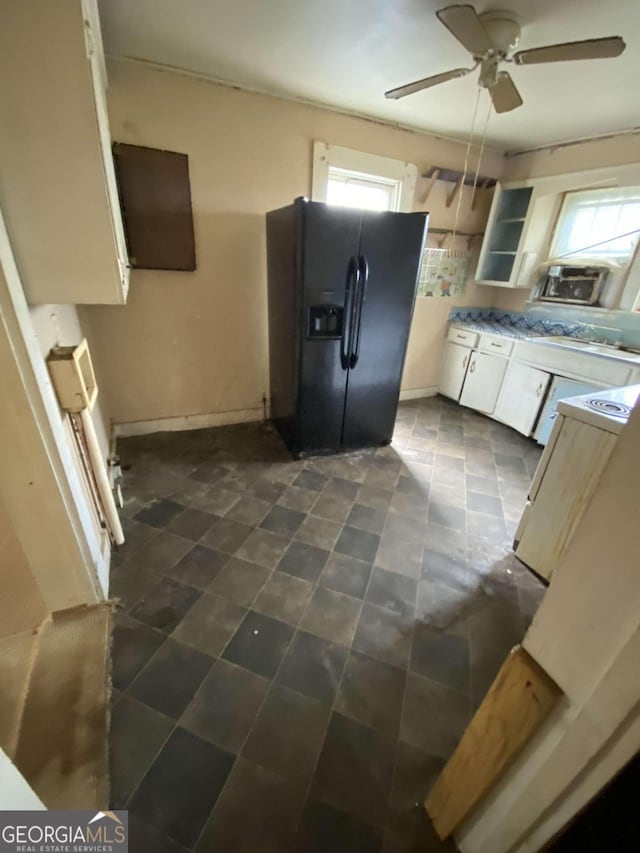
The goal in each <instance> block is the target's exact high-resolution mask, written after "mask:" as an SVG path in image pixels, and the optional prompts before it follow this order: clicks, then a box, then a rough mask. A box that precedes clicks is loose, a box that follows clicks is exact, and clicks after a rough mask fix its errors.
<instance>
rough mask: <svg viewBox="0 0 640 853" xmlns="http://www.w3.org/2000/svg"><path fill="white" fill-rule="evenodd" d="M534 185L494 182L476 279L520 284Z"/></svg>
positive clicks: (501, 285)
mask: <svg viewBox="0 0 640 853" xmlns="http://www.w3.org/2000/svg"><path fill="white" fill-rule="evenodd" d="M532 194H533V187H526V186H524V187H515V188H506V187H504V186H502V185H501V184H500V183H498V184H496V189H495V194H494V196H493V202H492V204H491V210H490V212H489V219H488V221H487V227H486V230H485V235H484V240H483V242H482V249H481V251H480V257H479V259H478V268H477V270H476V280H477V281H479V282H482V283H484V284H492V285H494V286H498V287H518V286H522V285H521V284H519V282H520V281H521V280H522V277H523V276H522V275H521V274H522V272H523V271H522V266H523V265H524V264H525V263H526V260H527V258H526V255H525V253H524V252H523V248H522V247H523V244H524V235H525V231H526V228H527V217H528V215H529V212H530V205H531V196H532Z"/></svg>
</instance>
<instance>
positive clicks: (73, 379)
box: [47, 338, 98, 412]
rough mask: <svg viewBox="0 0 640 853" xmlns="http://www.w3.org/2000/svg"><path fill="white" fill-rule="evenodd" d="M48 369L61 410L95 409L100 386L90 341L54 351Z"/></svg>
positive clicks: (54, 349)
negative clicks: (94, 369) (97, 382)
mask: <svg viewBox="0 0 640 853" xmlns="http://www.w3.org/2000/svg"><path fill="white" fill-rule="evenodd" d="M47 365H48V367H49V373H50V374H51V380H52V382H53V386H54V388H55V389H56V394H57V395H58V402H59V403H60V406H61V408H63V409H65V410H66V411H67V412H81V411H82V410H83V409H92V408H93V405H94V403H95V401H96V397H97V396H98V386H97V384H96V377H95V374H94V372H93V364H92V363H91V355H90V354H89V345H88V344H87V339H86V338H84V340H83V341H82V343H80V344H78V346H72V347H54V348H53V349H52V350H51V352H50V353H49V355H48V356H47Z"/></svg>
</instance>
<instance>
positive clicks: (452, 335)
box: [447, 326, 478, 347]
mask: <svg viewBox="0 0 640 853" xmlns="http://www.w3.org/2000/svg"><path fill="white" fill-rule="evenodd" d="M447 340H449V341H452V342H453V343H454V344H462V346H464V347H474V346H475V345H476V343H477V341H478V333H477V332H469V331H467V330H466V329H461V328H460V327H459V326H451V327H450V329H449V334H448V336H447Z"/></svg>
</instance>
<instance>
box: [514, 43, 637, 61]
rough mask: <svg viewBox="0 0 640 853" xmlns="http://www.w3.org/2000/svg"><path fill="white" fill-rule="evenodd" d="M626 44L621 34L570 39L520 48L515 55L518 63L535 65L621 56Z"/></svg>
mask: <svg viewBox="0 0 640 853" xmlns="http://www.w3.org/2000/svg"><path fill="white" fill-rule="evenodd" d="M625 47H626V45H625V43H624V40H623V39H621V38H620V36H610V37H608V38H602V39H587V40H586V41H568V42H565V43H563V44H549V45H547V46H546V47H534V48H532V50H519V51H518V52H517V53H515V54H514V55H513V61H514V62H515V63H517V64H518V65H534V64H538V63H540V62H568V61H570V60H573V59H611V58H612V57H614V56H620V54H621V53H622V51H623V50H624V49H625Z"/></svg>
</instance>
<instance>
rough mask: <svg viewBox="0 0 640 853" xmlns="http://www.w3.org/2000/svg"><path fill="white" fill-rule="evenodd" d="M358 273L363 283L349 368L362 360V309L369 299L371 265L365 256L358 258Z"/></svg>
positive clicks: (357, 308) (359, 294)
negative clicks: (368, 287)
mask: <svg viewBox="0 0 640 853" xmlns="http://www.w3.org/2000/svg"><path fill="white" fill-rule="evenodd" d="M358 273H359V279H360V281H361V282H362V287H360V288H359V293H358V298H357V307H356V312H357V313H356V326H355V331H354V338H355V346H354V347H353V348H352V352H351V358H350V360H349V366H350V367H355V366H356V364H357V363H358V359H359V358H360V329H361V327H362V307H363V305H364V302H365V300H366V298H367V285H368V284H369V264H368V263H367V259H366V258H365V256H364V255H360V256H359V257H358Z"/></svg>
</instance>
